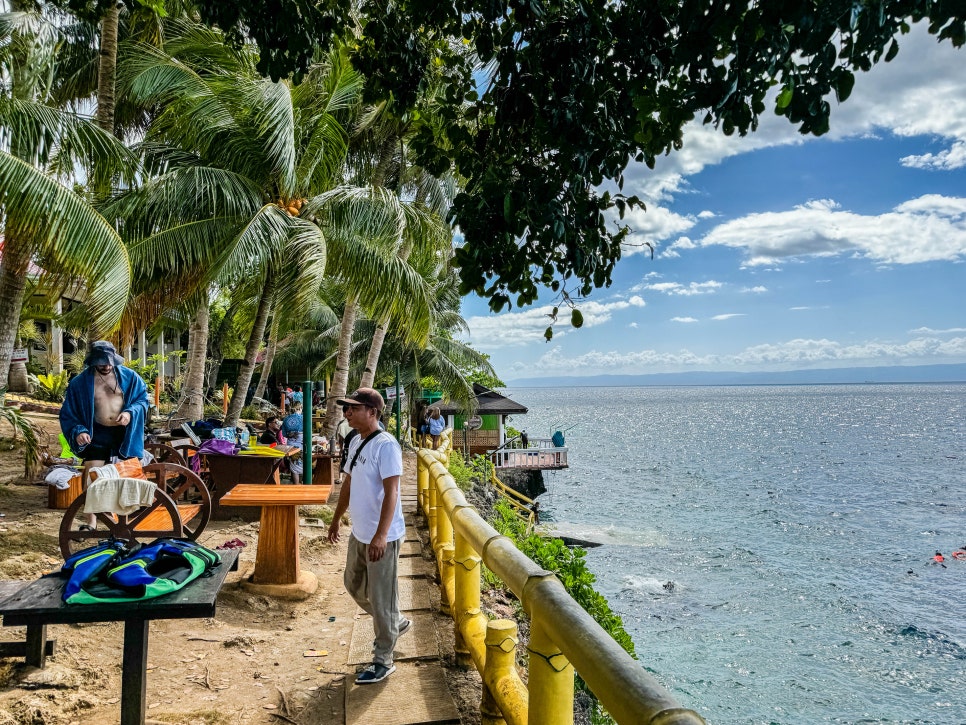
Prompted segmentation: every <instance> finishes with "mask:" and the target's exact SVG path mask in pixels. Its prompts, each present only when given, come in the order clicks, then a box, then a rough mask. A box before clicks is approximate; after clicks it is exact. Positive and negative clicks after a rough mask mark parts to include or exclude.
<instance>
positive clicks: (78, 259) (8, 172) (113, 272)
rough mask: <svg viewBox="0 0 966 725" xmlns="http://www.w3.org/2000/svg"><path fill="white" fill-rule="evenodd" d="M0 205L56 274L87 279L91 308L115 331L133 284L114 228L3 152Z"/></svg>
mask: <svg viewBox="0 0 966 725" xmlns="http://www.w3.org/2000/svg"><path fill="white" fill-rule="evenodd" d="M0 207H3V208H4V210H5V211H6V213H7V217H8V221H9V220H10V219H15V220H16V222H17V226H18V228H19V229H20V230H23V231H26V232H27V234H28V235H29V243H30V244H31V245H32V246H33V247H34V248H36V249H38V250H39V251H40V252H41V253H42V254H43V256H44V260H45V263H46V264H48V265H53V266H54V267H55V271H63V272H65V273H67V274H76V275H78V276H79V277H81V278H83V279H85V280H87V282H88V287H87V306H88V308H89V309H90V313H91V315H92V317H93V318H94V320H95V321H96V323H97V325H98V326H99V327H100V328H101V329H102V330H104V331H107V330H110V329H112V328H113V327H114V326H115V325H116V324H117V322H118V320H120V318H121V314H122V313H123V311H124V303H125V301H126V300H127V296H128V291H129V289H130V286H131V266H130V262H129V260H128V255H127V250H126V249H125V248H124V244H123V243H122V242H121V238H120V237H119V236H118V234H117V232H116V231H115V230H114V228H113V227H112V226H111V225H110V224H108V223H107V221H106V220H105V219H104V218H103V217H102V216H101V215H100V214H98V213H97V212H96V211H94V209H92V208H91V207H90V205H88V204H87V203H86V202H85V201H84V200H83V199H81V198H80V197H79V196H77V195H76V194H75V193H74V192H72V191H71V190H70V189H67V188H66V187H64V186H61V185H60V184H58V183H57V182H56V181H54V180H53V179H51V178H49V177H48V176H46V175H45V174H42V173H41V172H39V171H37V169H35V168H34V167H32V166H30V165H29V164H27V163H25V162H23V161H22V160H20V159H18V158H16V157H14V156H11V155H10V154H8V153H6V152H3V151H0Z"/></svg>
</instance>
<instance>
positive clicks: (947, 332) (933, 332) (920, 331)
mask: <svg viewBox="0 0 966 725" xmlns="http://www.w3.org/2000/svg"><path fill="white" fill-rule="evenodd" d="M909 332H910V334H913V335H916V334H921V335H952V334H955V333H958V332H966V327H950V328H948V329H946V330H934V329H932V328H931V327H918V328H916V329H915V330H910V331H909Z"/></svg>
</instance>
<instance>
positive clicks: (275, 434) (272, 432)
mask: <svg viewBox="0 0 966 725" xmlns="http://www.w3.org/2000/svg"><path fill="white" fill-rule="evenodd" d="M258 442H259V443H261V444H262V445H265V446H272V447H273V448H274V447H275V446H277V445H279V444H280V443H281V444H282V445H284V444H285V436H284V434H283V433H282V421H280V420H279V419H278V416H277V415H270V416H268V417H267V418H266V419H265V430H264V431H262V434H261V435H260V436H258Z"/></svg>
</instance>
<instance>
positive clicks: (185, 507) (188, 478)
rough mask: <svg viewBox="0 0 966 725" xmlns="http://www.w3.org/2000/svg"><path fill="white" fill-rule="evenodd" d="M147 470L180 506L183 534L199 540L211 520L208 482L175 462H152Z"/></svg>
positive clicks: (145, 468)
mask: <svg viewBox="0 0 966 725" xmlns="http://www.w3.org/2000/svg"><path fill="white" fill-rule="evenodd" d="M143 470H144V475H145V476H147V477H148V480H149V481H153V482H154V483H155V484H157V486H158V489H159V490H163V491H164V492H165V493H166V494H167V495H168V496H170V497H171V499H172V500H173V501H174V502H175V504H176V505H177V506H178V510H179V511H180V513H181V527H182V530H183V531H184V533H183V534H182V536H184V537H185V538H187V539H191V540H196V539H197V538H198V537H199V536H200V535H201V532H202V531H204V530H205V527H206V526H207V525H208V522H209V521H210V520H211V493H210V492H209V491H208V487H207V486H206V485H205V483H204V481H202V480H201V478H200V477H199V476H198V474H197V473H195V472H194V471H192V470H191V469H190V468H185V467H184V466H179V465H177V464H175V463H152V464H150V465H148V466H145V467H144V469H143Z"/></svg>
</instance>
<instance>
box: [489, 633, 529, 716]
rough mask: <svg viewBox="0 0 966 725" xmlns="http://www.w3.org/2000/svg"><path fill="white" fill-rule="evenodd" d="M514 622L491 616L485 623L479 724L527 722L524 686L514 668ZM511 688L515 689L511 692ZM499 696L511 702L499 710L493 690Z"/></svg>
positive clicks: (515, 635) (515, 634) (515, 641)
mask: <svg viewBox="0 0 966 725" xmlns="http://www.w3.org/2000/svg"><path fill="white" fill-rule="evenodd" d="M516 648H517V623H516V622H514V621H512V620H510V619H494V620H493V621H492V622H488V623H487V625H486V663H485V664H484V666H483V699H482V701H481V702H480V721H481V723H482V725H524V723H526V722H527V690H526V686H525V685H524V684H523V682H522V681H521V680H520V676H519V674H517V670H516V661H515V660H516ZM514 691H515V692H514ZM495 692H501V693H502V697H500V700H501V701H503V702H504V703H514V706H513V707H511V708H509V711H508V712H506V711H504V712H501V711H500V708H499V706H498V705H497V700H496V698H495V697H494V695H493V693H495Z"/></svg>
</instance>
